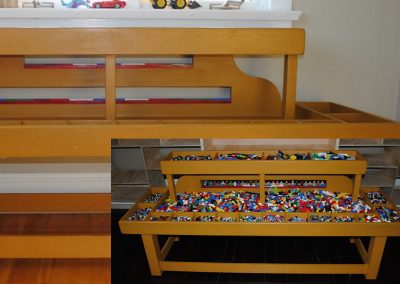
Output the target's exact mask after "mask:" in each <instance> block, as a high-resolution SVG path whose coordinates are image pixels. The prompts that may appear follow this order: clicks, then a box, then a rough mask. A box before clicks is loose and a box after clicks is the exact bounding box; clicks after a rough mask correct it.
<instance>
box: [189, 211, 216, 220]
mask: <svg viewBox="0 0 400 284" xmlns="http://www.w3.org/2000/svg"><path fill="white" fill-rule="evenodd" d="M216 219H217V213H215V212H195V213H194V221H195V222H215V221H216Z"/></svg>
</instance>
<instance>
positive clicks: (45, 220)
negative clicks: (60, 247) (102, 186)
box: [0, 213, 111, 235]
mask: <svg viewBox="0 0 400 284" xmlns="http://www.w3.org/2000/svg"><path fill="white" fill-rule="evenodd" d="M110 219H111V218H110V214H108V213H96V214H90V213H62V214H61V213H60V214H46V213H30V214H18V213H17V214H12V213H7V214H0V234H31V235H54V234H57V235H73V234H81V235H82V234H93V235H96V234H98V235H102V234H103V235H108V234H110Z"/></svg>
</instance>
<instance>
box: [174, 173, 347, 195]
mask: <svg viewBox="0 0 400 284" xmlns="http://www.w3.org/2000/svg"><path fill="white" fill-rule="evenodd" d="M231 179H232V180H257V179H258V176H256V175H252V176H251V175H247V176H246V175H240V176H238V175H220V176H219V175H196V176H189V175H185V176H182V177H180V178H179V181H178V183H177V184H176V192H188V191H189V192H193V191H201V190H209V189H208V188H201V186H200V181H201V180H231ZM266 180H326V181H327V188H326V190H330V191H340V192H351V191H352V190H353V184H352V182H351V180H350V179H349V178H348V177H346V176H334V175H331V176H330V175H306V176H305V175H268V176H266ZM213 190H214V189H213ZM222 190H229V188H223V189H222ZM232 190H235V189H232ZM240 190H246V191H247V190H254V191H257V188H242V189H240Z"/></svg>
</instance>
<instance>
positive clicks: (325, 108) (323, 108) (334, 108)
mask: <svg viewBox="0 0 400 284" xmlns="http://www.w3.org/2000/svg"><path fill="white" fill-rule="evenodd" d="M297 104H298V105H299V106H301V107H305V108H308V109H309V110H313V111H317V112H320V113H326V114H328V113H351V112H355V111H356V110H355V109H353V108H350V107H346V106H343V105H340V104H336V103H331V102H298V103H297Z"/></svg>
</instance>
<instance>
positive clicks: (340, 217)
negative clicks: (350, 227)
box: [331, 212, 359, 223]
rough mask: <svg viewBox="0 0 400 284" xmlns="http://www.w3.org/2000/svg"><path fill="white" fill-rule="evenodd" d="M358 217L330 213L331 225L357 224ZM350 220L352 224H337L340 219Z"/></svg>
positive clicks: (346, 213) (352, 214) (343, 213)
mask: <svg viewBox="0 0 400 284" xmlns="http://www.w3.org/2000/svg"><path fill="white" fill-rule="evenodd" d="M358 217H359V216H358V215H357V214H354V213H350V212H342V213H338V212H333V213H331V218H332V223H355V222H358ZM345 218H351V219H352V220H353V221H352V222H339V220H340V219H345Z"/></svg>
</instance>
